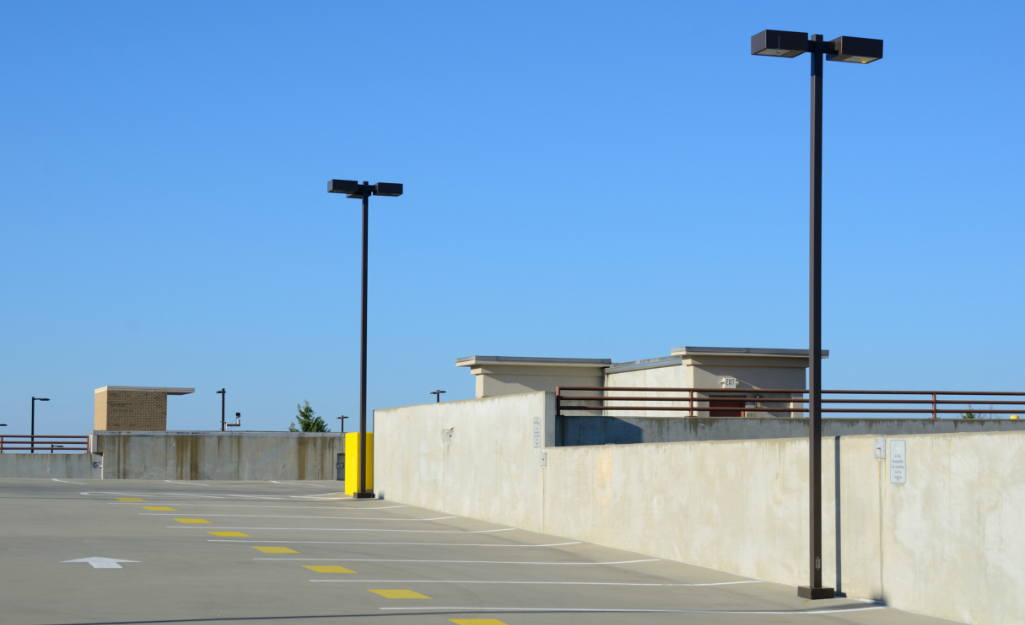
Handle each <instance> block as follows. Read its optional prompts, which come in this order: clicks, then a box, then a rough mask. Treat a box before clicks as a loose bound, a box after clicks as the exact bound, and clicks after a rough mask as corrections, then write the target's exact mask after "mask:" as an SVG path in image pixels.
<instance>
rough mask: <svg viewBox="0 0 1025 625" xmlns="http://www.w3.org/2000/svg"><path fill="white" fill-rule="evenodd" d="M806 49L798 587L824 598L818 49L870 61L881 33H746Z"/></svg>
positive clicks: (774, 49) (758, 50) (777, 52)
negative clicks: (807, 268) (804, 505)
mask: <svg viewBox="0 0 1025 625" xmlns="http://www.w3.org/2000/svg"><path fill="white" fill-rule="evenodd" d="M805 52H810V53H811V246H810V247H811V259H810V261H811V262H810V265H811V274H810V280H809V282H810V288H809V291H810V292H809V300H810V301H809V304H810V310H809V313H810V314H809V316H808V334H809V337H808V338H809V341H808V342H809V343H810V345H809V349H808V447H809V449H808V451H809V454H808V455H809V462H808V469H809V475H808V481H809V502H808V503H809V506H808V507H809V516H810V521H811V522H810V523H809V526H810V527H809V529H810V536H809V539H810V547H811V548H810V549H809V552H810V553H809V556H810V568H811V582H810V584H809V585H808V586H807V587H805V586H800V587H798V589H797V594H798V595H800V596H801V597H804V598H805V599H829V598H831V597H833V596H834V594H835V593H834V590H833V589H832V588H824V587H823V586H822V358H821V356H822V55H823V54H825V55H826V60H829V61H844V62H846V63H861V64H865V63H871V62H872V61H878V60H879V59H881V58H883V42H882V40H881V39H862V38H860V37H837V38H836V39H834V40H832V41H823V37H822V35H813V36H812V37H811V39H809V38H808V33H800V32H791V31H786V30H763V31H762V32H760V33H758V34H757V35H755V36H754V37H751V54H755V55H759V56H781V57H786V58H793V57H796V56H800V55H802V54H804V53H805Z"/></svg>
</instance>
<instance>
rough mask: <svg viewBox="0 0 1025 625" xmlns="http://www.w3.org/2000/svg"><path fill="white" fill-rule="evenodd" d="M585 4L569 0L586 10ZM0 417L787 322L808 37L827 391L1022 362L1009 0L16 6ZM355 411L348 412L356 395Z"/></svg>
mask: <svg viewBox="0 0 1025 625" xmlns="http://www.w3.org/2000/svg"><path fill="white" fill-rule="evenodd" d="M585 7H586V8H585ZM0 12H2V13H0V15H2V19H0V81H2V87H0V133H2V135H0V141H2V148H0V187H2V189H3V192H2V195H0V207H2V216H3V219H2V222H0V223H2V226H0V264H2V266H3V271H0V298H2V299H0V303H2V310H3V317H2V318H3V329H2V331H0V422H6V423H8V424H9V427H7V428H5V429H4V431H6V433H9V434H14V433H24V432H27V430H28V414H29V402H30V397H31V396H32V395H36V396H47V397H50V398H51V399H52V400H53V401H51V402H50V403H49V404H46V405H43V406H41V407H40V410H39V411H38V412H39V416H38V423H37V432H39V433H53V434H80V433H86V432H87V431H88V430H89V429H91V426H92V409H93V404H92V401H93V389H94V388H97V387H100V386H105V385H153V386H192V387H195V388H196V393H195V394H194V395H190V396H186V397H174V398H171V399H170V401H169V413H170V416H169V424H168V425H169V428H171V429H192V428H196V429H213V428H216V427H218V422H219V418H220V414H219V413H220V398H219V397H218V396H217V395H216V394H215V393H214V391H215V390H217V389H219V388H221V387H226V388H227V389H228V411H229V413H234V412H236V411H240V412H242V415H243V424H244V426H245V428H246V429H264V430H274V429H285V428H287V426H288V423H289V422H290V420H291V419H292V418H293V416H294V415H295V405H296V403H298V402H301V401H303V400H309V401H310V403H311V404H312V405H313V407H314V408H315V409H316V410H317V411H318V413H320V414H322V415H324V416H325V417H328V418H329V420H330V421H333V422H334V424H333V428H332V429H337V428H336V427H335V425H336V424H337V421H334V419H333V417H335V416H338V415H339V414H346V415H352V416H355V415H357V414H358V409H359V395H358V391H359V292H360V291H359V289H360V285H359V258H360V222H359V218H360V211H359V203H358V202H357V201H355V200H347V199H345V198H344V197H340V196H334V195H332V196H329V195H328V194H327V193H326V192H325V184H326V181H327V180H328V179H330V178H358V179H360V180H364V179H366V180H370V181H389V182H401V183H404V184H405V189H406V194H405V195H404V196H403V197H401V198H380V199H375V200H373V201H372V203H371V211H372V215H371V252H370V260H371V276H370V277H371V286H370V298H371V299H370V312H371V323H370V360H369V363H370V378H369V379H370V382H369V397H370V401H369V404H370V407H371V408H385V407H392V406H401V405H408V404H414V403H422V402H427V401H433V397H432V396H431V395H429V392H430V391H432V390H435V389H439V388H440V389H445V390H446V391H447V394H446V395H445V396H444V397H445V399H447V400H454V399H465V398H470V397H472V396H473V381H472V376H471V375H470V374H469V372H468V371H467V370H466V369H463V368H460V369H457V368H456V367H455V366H454V361H455V359H456V358H457V357H460V356H468V355H472V354H488V355H515V356H565V357H596V358H612V359H613V360H615V361H626V360H635V359H640V358H652V357H658V356H665V355H668V354H669V350H670V348H672V347H675V346H681V345H709V346H763V347H806V346H807V273H808V269H807V263H808V253H807V237H808V217H807V213H808V208H807V206H808V198H807V193H808V102H809V94H808V58H807V57H806V56H805V57H799V58H797V59H792V60H785V59H770V58H760V57H752V56H750V54H749V38H750V36H751V35H753V34H755V33H756V32H758V31H760V30H762V29H765V28H774V29H784V30H805V31H809V32H815V33H822V34H823V35H825V36H826V38H827V39H831V38H833V37H836V36H839V35H852V36H863V37H872V38H881V39H884V40H885V42H886V44H885V58H884V59H883V60H882V61H880V62H878V63H874V64H871V65H868V66H855V65H849V64H842V63H827V64H826V77H825V90H826V91H825V106H826V108H825V152H824V154H825V167H824V172H825V173H824V189H825V190H824V213H825V218H824V241H825V243H824V245H825V260H824V271H825V274H824V275H825V277H824V285H825V286H824V326H823V337H824V339H823V341H824V345H825V347H827V348H828V349H830V350H831V352H832V357H831V358H830V359H829V360H828V361H826V365H825V369H824V386H825V387H826V388H840V387H843V388H885V389H908V388H930V389H932V388H936V389H951V390H962V389H969V390H1020V389H1022V388H1023V387H1025V384H1023V383H1022V364H1021V362H1022V359H1023V352H1025V338H1023V335H1022V332H1021V319H1022V311H1023V304H1025V294H1023V289H1022V286H1021V266H1022V262H1023V255H1025V252H1023V248H1022V236H1021V233H1022V231H1023V227H1025V216H1023V211H1022V197H1023V191H1025V176H1023V175H1022V166H1023V164H1025V147H1023V146H1025V141H1023V134H1025V133H1023V130H1025V122H1023V118H1022V116H1021V103H1022V99H1023V92H1025V80H1022V78H1023V75H1022V69H1021V67H1022V66H1021V63H1020V61H1019V60H1018V56H1019V55H1020V51H1019V50H1018V49H1017V48H1018V41H1019V40H1020V33H1019V32H1018V30H1019V28H1018V26H1019V25H1020V24H1021V23H1023V18H1025V10H1023V9H1022V7H1021V5H1020V4H1019V3H1012V2H1002V3H1000V2H995V3H953V2H901V3H895V2H863V3H854V4H851V3H847V4H844V3H823V2H787V3H767V2H751V3H741V2H730V3H703V4H702V5H699V4H698V3H684V2H663V3H659V2H640V3H638V2H598V3H587V4H586V5H585V4H581V3H578V2H565V3H561V2H537V3H530V2H526V3H525V2H516V3H512V2H507V3H493V2H489V3H477V2H465V3H454V2H452V3H446V2H442V3H419V2H389V3H369V2H362V3H340V2H332V3H318V2H302V3H285V2H280V3H257V2H237V3H234V2H147V3H135V2H120V3H119V2H106V3H54V2H17V3H15V2H3V3H0ZM351 423H352V422H350V424H351Z"/></svg>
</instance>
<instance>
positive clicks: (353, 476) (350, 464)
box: [345, 432, 374, 495]
mask: <svg viewBox="0 0 1025 625" xmlns="http://www.w3.org/2000/svg"><path fill="white" fill-rule="evenodd" d="M358 490H359V432H346V433H345V494H346V495H351V494H353V493H355V492H356V491H358ZM367 490H371V491H372V490H374V433H373V432H367Z"/></svg>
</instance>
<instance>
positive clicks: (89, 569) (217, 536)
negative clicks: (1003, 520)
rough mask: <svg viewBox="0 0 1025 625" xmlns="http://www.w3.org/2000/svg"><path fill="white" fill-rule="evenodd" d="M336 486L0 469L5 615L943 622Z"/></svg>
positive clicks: (60, 618) (516, 624) (0, 580)
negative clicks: (29, 474)
mask: <svg viewBox="0 0 1025 625" xmlns="http://www.w3.org/2000/svg"><path fill="white" fill-rule="evenodd" d="M341 490H342V488H341V483H340V482H281V483H277V482H175V481H159V480H117V481H114V480H106V481H71V480H65V481H58V480H0V549H2V558H0V622H2V623H4V624H5V625H45V624H58V623H60V624H72V623H73V624H76V625H79V624H80V625H86V624H89V625H98V624H101V623H102V624H109V625H114V624H117V625H123V624H124V625H126V624H130V623H133V624H153V625H156V624H165V623H167V624H174V623H180V624H193V623H195V624H206V623H210V624H217V623H224V624H231V625H236V624H245V623H253V624H257V623H259V624H266V625H297V624H300V623H302V624H305V625H316V624H319V623H376V624H379V625H388V624H390V623H425V624H432V623H437V624H439V625H444V624H448V623H456V624H457V625H500V624H501V623H505V624H507V625H521V624H523V625H526V624H528V623H529V624H546V623H572V624H578V623H579V624H583V623H588V624H590V623H596V624H605V623H608V624H613V623H615V624H620V623H638V624H645V625H649V624H650V625H656V624H662V623H680V622H684V623H694V624H698V625H700V624H704V623H709V624H711V623H715V624H725V623H730V624H733V623H739V624H747V623H751V624H763V623H770V624H775V623H800V624H807V625H819V624H825V623H830V624H880V625H889V624H894V625H896V624H900V625H926V624H939V623H941V622H947V621H941V620H940V619H934V618H929V617H924V616H920V615H915V614H909V613H906V612H901V611H898V610H893V609H890V608H885V607H883V606H879V605H875V604H873V603H869V602H865V601H858V600H852V599H833V600H827V601H816V602H809V601H805V600H802V599H799V598H798V597H797V595H796V591H795V589H794V588H793V587H791V586H786V585H781V584H773V583H768V582H762V581H759V580H754V579H750V578H744V577H739V576H736V575H732V574H729V573H724V572H721V571H715V570H711V569H706V568H701V567H697V566H691V565H687V564H681V563H678V562H672V561H668V560H662V559H659V558H653V557H650V556H646V555H644V554H638V553H633V552H628V551H621V550H618V549H612V548H608V547H602V546H599V545H594V544H590V543H584V542H580V541H574V540H571V539H567V538H562V537H558V536H552V535H548V534H541V533H537V532H528V531H525V530H520V529H515V528H511V527H506V526H500V525H495V524H492V523H486V522H482V521H476V520H473V519H468V518H464V517H458V516H453V515H450V514H445V513H441V512H436V511H432V510H426V509H423V508H417V507H414V506H405V505H402V504H400V503H396V502H391V501H383V500H354V499H351V498H348V497H345V496H344V494H342V493H340V492H339V491H341Z"/></svg>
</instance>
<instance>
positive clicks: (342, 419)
mask: <svg viewBox="0 0 1025 625" xmlns="http://www.w3.org/2000/svg"><path fill="white" fill-rule="evenodd" d="M335 418H336V419H338V429H339V430H341V431H340V432H339V434H338V435H339V436H342V435H343V434H345V420H346V419H348V418H349V417H347V416H345V415H342V416H340V417H335ZM343 438H344V437H343Z"/></svg>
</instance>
